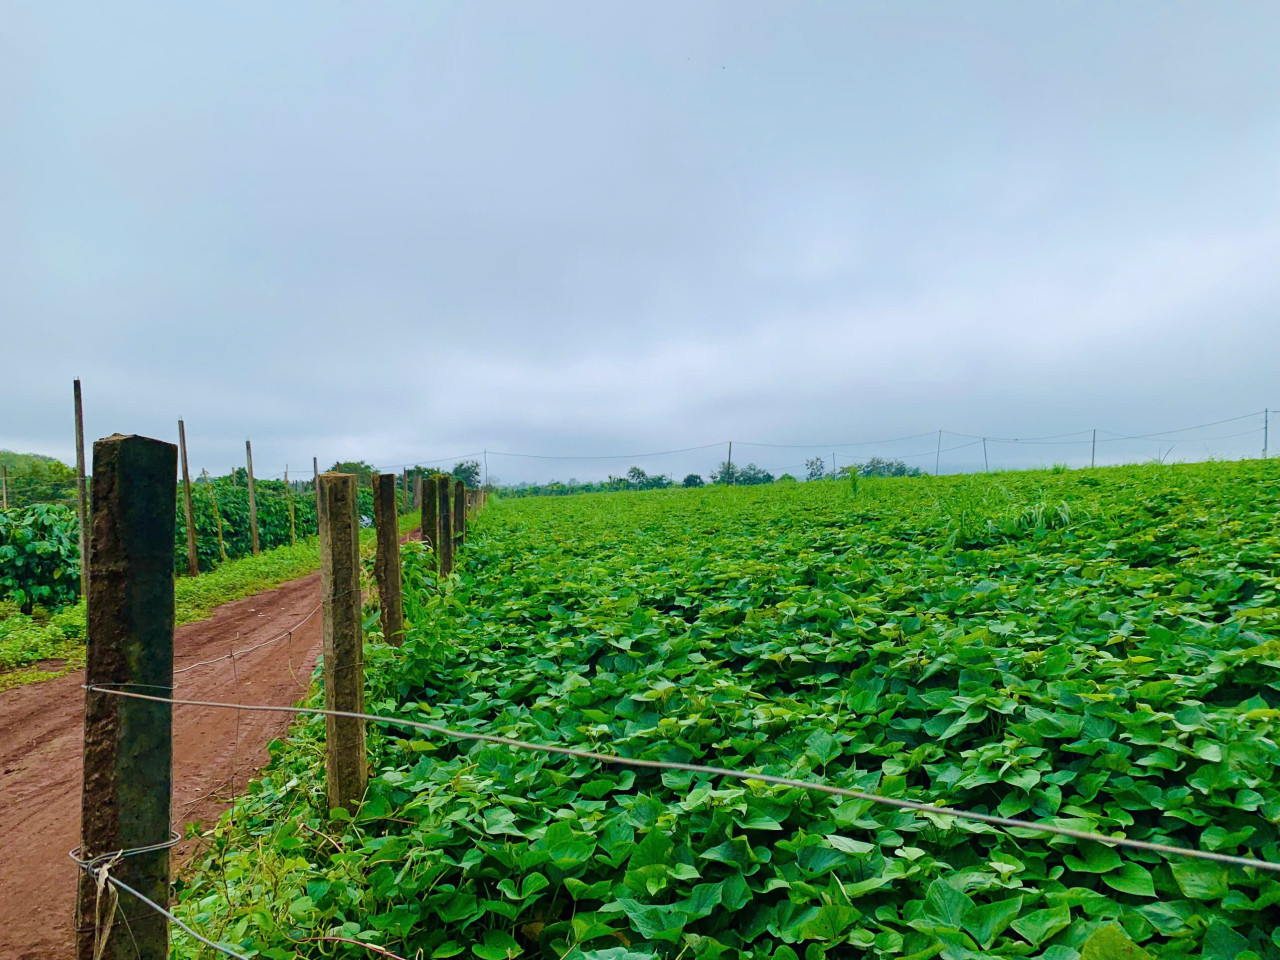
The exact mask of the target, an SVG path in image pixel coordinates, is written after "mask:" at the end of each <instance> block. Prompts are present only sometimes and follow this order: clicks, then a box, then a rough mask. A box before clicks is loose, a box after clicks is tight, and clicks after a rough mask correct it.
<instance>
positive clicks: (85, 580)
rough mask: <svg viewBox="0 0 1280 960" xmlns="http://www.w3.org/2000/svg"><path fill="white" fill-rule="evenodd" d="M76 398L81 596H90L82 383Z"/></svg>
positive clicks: (77, 503)
mask: <svg viewBox="0 0 1280 960" xmlns="http://www.w3.org/2000/svg"><path fill="white" fill-rule="evenodd" d="M75 398H76V514H77V516H78V518H79V520H80V596H82V597H87V596H89V491H88V488H87V487H86V485H85V481H84V408H83V406H82V405H81V403H80V381H79V380H76V381H75Z"/></svg>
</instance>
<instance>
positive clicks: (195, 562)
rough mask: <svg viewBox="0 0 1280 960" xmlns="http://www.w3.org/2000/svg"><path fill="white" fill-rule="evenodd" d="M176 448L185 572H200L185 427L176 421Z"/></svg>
mask: <svg viewBox="0 0 1280 960" xmlns="http://www.w3.org/2000/svg"><path fill="white" fill-rule="evenodd" d="M178 450H179V451H180V453H181V455H182V507H183V516H184V517H185V518H186V521H187V573H189V574H190V575H191V576H193V577H195V576H198V575H199V574H200V560H199V558H198V557H197V556H196V519H195V513H194V511H193V510H192V509H191V471H190V470H189V469H188V468H187V428H186V427H185V426H184V425H183V423H182V421H181V420H179V421H178Z"/></svg>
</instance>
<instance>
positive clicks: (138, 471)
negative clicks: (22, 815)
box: [76, 434, 178, 960]
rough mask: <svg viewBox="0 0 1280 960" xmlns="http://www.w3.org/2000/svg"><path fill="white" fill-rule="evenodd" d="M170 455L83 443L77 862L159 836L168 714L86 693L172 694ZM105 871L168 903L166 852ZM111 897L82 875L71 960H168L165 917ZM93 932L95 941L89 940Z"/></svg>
mask: <svg viewBox="0 0 1280 960" xmlns="http://www.w3.org/2000/svg"><path fill="white" fill-rule="evenodd" d="M177 459H178V450H177V447H175V446H174V445H173V444H171V443H163V442H161V441H159V440H150V439H148V438H146V437H135V436H130V437H122V436H120V435H118V434H117V435H116V436H112V437H108V438H107V439H105V440H99V441H98V442H97V443H95V444H94V445H93V533H92V541H91V542H92V549H91V553H92V557H93V569H92V571H91V573H90V577H89V603H88V626H89V633H88V636H89V641H88V663H87V664H86V667H85V681H86V686H87V687H89V688H90V689H86V691H85V695H84V789H83V794H82V799H81V814H80V852H79V857H80V859H81V860H92V859H94V858H97V857H102V856H104V855H109V854H112V853H115V852H116V851H118V850H130V849H134V848H137V847H147V846H150V845H152V844H163V843H165V842H166V841H168V840H169V822H170V820H169V818H170V809H169V808H170V799H171V789H172V783H171V772H170V771H171V767H172V761H173V724H172V719H173V717H172V708H171V706H170V705H169V704H167V703H155V702H151V701H144V700H135V699H130V698H127V697H119V696H114V695H112V694H108V693H102V692H100V691H98V690H94V689H92V687H94V686H95V685H103V686H106V685H117V686H122V685H125V684H128V685H132V688H133V689H135V690H136V691H138V692H142V693H150V694H160V695H161V696H164V695H167V694H168V693H169V691H170V690H171V688H172V686H173V613H174V610H173V606H174V605H173V535H174V529H173V528H174V524H175V517H174V509H173V504H174V500H175V498H176V495H177V490H176V489H175V488H176V486H177V466H178V464H177ZM108 869H109V871H110V875H111V876H114V877H116V878H117V879H119V880H120V881H121V882H122V883H125V884H128V885H129V886H130V887H132V888H133V889H135V890H137V891H138V892H139V893H141V894H143V895H144V896H146V897H148V898H150V899H151V900H153V901H155V902H156V903H158V904H161V905H162V906H164V905H167V904H168V902H169V851H168V849H167V848H164V849H159V850H152V851H149V852H147V853H138V854H131V855H128V856H124V857H121V858H119V860H116V861H114V862H111V864H110V866H109V867H108ZM110 899H111V898H110V897H109V892H108V890H107V888H105V887H100V886H99V884H98V882H97V878H96V877H94V876H92V875H90V874H89V873H88V872H84V871H82V872H81V875H80V883H79V890H78V895H77V898H76V957H77V958H78V960H98V958H103V960H124V958H129V960H134V958H137V960H168V956H169V926H168V920H167V919H166V918H165V917H164V916H163V915H162V914H159V913H157V912H156V911H155V910H153V909H151V908H150V907H148V906H146V905H144V904H142V903H140V902H138V900H136V899H135V898H134V897H132V896H131V895H129V894H128V893H126V892H121V893H120V895H119V912H118V914H115V912H114V911H111V908H110ZM112 921H114V922H112ZM108 924H109V925H110V931H109V932H108V931H107V927H108ZM103 936H105V943H97V942H96V941H97V940H99V939H100V938H101V937H103Z"/></svg>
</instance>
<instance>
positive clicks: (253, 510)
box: [244, 440, 258, 557]
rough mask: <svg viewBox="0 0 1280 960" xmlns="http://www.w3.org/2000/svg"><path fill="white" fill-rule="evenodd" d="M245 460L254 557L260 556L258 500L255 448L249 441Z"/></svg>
mask: <svg viewBox="0 0 1280 960" xmlns="http://www.w3.org/2000/svg"><path fill="white" fill-rule="evenodd" d="M244 460H245V464H246V466H247V468H248V473H247V476H248V479H249V535H250V537H252V539H253V555H254V556H255V557H256V556H257V555H258V498H257V496H255V495H254V492H253V447H252V446H250V444H249V441H248V440H246V441H245V442H244Z"/></svg>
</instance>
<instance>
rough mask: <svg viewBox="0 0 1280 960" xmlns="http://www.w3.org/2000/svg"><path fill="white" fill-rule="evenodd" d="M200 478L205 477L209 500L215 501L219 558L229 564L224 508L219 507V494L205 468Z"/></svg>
mask: <svg viewBox="0 0 1280 960" xmlns="http://www.w3.org/2000/svg"><path fill="white" fill-rule="evenodd" d="M200 476H202V477H204V486H205V489H206V490H208V491H209V499H210V500H211V501H213V523H214V527H215V528H216V529H217V531H218V556H219V557H220V558H221V560H222V562H223V563H226V562H227V545H226V543H225V541H223V539H222V508H221V507H219V506H218V494H217V491H215V490H214V488H213V483H212V482H211V481H210V480H209V471H208V470H205V469H204V468H203V467H202V468H201V469H200Z"/></svg>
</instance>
